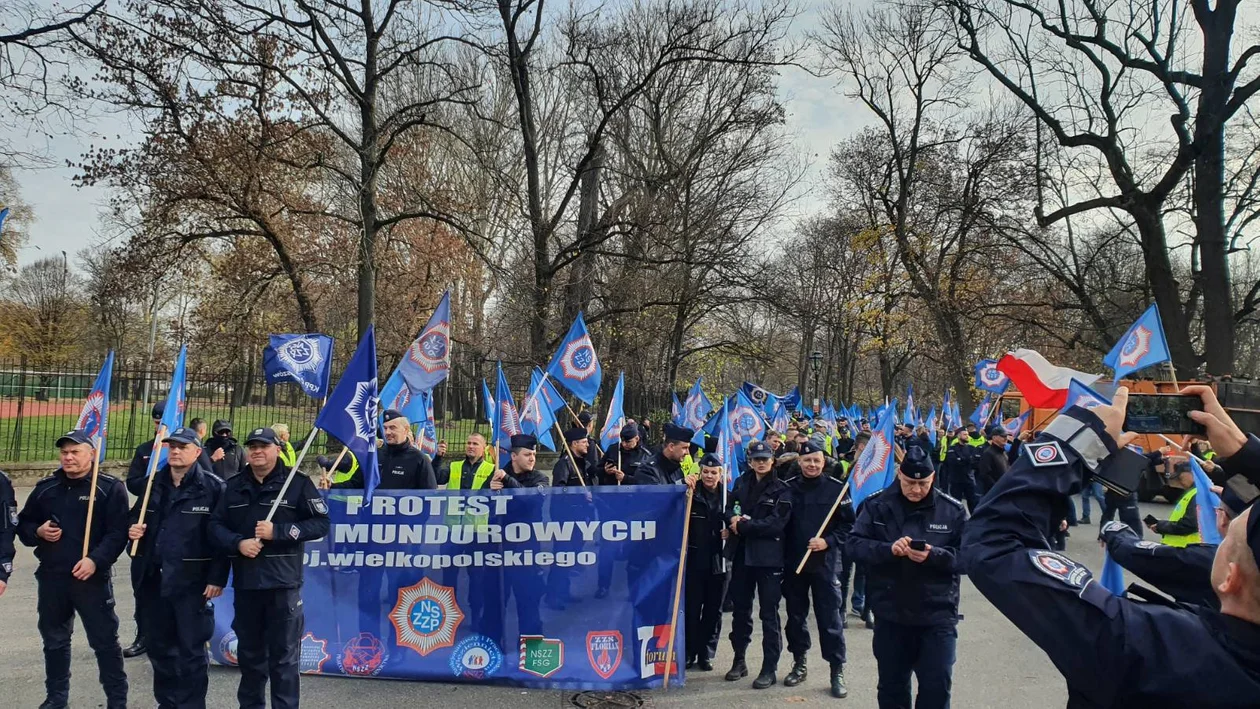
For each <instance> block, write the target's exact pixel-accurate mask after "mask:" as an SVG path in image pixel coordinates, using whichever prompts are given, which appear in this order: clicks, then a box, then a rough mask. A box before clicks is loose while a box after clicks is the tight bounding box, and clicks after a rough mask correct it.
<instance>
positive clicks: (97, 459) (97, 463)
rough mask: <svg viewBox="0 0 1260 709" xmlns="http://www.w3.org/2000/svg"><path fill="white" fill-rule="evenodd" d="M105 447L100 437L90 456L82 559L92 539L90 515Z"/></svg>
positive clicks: (103, 437) (94, 507) (94, 505)
mask: <svg viewBox="0 0 1260 709" xmlns="http://www.w3.org/2000/svg"><path fill="white" fill-rule="evenodd" d="M104 446H105V436H104V434H102V435H101V437H100V440H98V441H97V442H96V450H95V451H93V452H94V453H95V455H93V456H92V490H91V491H90V492H88V508H87V525H86V526H85V527H84V528H83V557H82V558H84V559H86V558H87V555H88V542H89V541H91V539H92V513H93V511H94V510H95V509H96V481H97V480H99V479H100V472H101V448H103V447H104Z"/></svg>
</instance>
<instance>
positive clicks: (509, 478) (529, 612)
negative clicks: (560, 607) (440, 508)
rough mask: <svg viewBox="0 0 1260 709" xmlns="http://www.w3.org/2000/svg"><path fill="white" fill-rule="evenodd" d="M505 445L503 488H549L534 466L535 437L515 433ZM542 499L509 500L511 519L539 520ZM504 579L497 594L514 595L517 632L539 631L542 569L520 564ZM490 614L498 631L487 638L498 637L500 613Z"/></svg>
mask: <svg viewBox="0 0 1260 709" xmlns="http://www.w3.org/2000/svg"><path fill="white" fill-rule="evenodd" d="M508 445H509V446H510V447H511V448H510V451H511V455H510V458H509V459H508V462H507V465H505V466H504V467H503V470H502V471H500V472H502V473H504V476H503V479H502V482H503V487H504V488H506V489H522V488H541V489H543V490H545V489H547V488H548V487H550V484H551V481H550V480H548V479H547V476H546V475H544V474H543V473H541V472H539V471H538V470H537V469H536V468H535V463H536V462H537V456H538V439H536V438H534V437H533V436H531V435H529V434H517V435H515V436H512V438H511V439H510V440H509V443H508ZM545 501H546V498H544V497H543V496H542V495H540V494H536V495H531V496H529V497H521V498H519V499H518V500H517V501H516V502H514V503H513V504H514V506H515V508H516V513H515V514H514V518H516V519H542V506H543V503H544V502H545ZM531 510H532V511H531ZM523 548H533V549H534V550H535V551H537V550H538V542H537V541H535V540H531V541H529V542H526V543H525V544H524V545H523ZM504 578H505V579H506V580H507V583H506V591H507V593H505V594H504V595H503V596H502V597H501V600H502V602H503V603H504V604H506V602H507V596H508V595H509V594H510V595H512V596H514V597H515V598H516V618H517V624H518V625H519V627H520V634H521V635H537V634H540V633H541V632H542V615H541V613H540V611H539V606H540V605H541V604H542V593H543V588H544V585H543V584H544V579H543V575H542V571H541V570H540V569H539V568H538V567H537V566H528V567H522V568H519V569H513V572H512V573H511V574H506V575H504ZM494 610H498V611H500V612H502V610H503V609H502V608H501V607H495V608H492V609H491V611H494ZM491 617H492V620H491V628H492V629H498V630H499V632H494V630H491V632H490V633H489V634H490V637H492V638H494V637H499V636H500V635H501V634H502V630H503V629H504V624H503V621H502V616H501V615H497V614H495V613H493V612H492V613H491Z"/></svg>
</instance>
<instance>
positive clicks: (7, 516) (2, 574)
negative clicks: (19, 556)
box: [0, 470, 18, 596]
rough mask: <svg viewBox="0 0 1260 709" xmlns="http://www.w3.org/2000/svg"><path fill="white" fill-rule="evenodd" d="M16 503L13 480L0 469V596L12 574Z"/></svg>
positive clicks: (16, 521)
mask: <svg viewBox="0 0 1260 709" xmlns="http://www.w3.org/2000/svg"><path fill="white" fill-rule="evenodd" d="M17 526H18V504H17V495H16V494H14V492H13V482H12V481H11V480H9V476H8V475H5V473H4V471H3V470H0V596H3V595H4V592H5V590H6V589H7V588H8V587H9V576H11V575H12V574H13V554H14V549H13V539H14V537H16V536H17Z"/></svg>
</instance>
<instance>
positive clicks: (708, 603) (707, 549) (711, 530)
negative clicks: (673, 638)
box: [684, 453, 729, 672]
mask: <svg viewBox="0 0 1260 709" xmlns="http://www.w3.org/2000/svg"><path fill="white" fill-rule="evenodd" d="M723 477H724V476H723V469H722V461H721V459H720V458H718V457H717V456H716V455H714V454H712V453H709V454H707V455H705V456H704V457H703V458H701V459H700V478H699V482H700V484H698V485H696V486H695V487H694V490H695V492H694V493H693V494H694V497H693V498H692V501H691V519H690V521H689V524H690V530H689V531H688V533H687V571H686V574H687V587H686V588H687V600H686V606H685V609H684V610H685V613H686V619H687V628H689V629H690V631H689V632H688V633H687V634H686V643H687V647H686V652H687V669H692V668H694V669H696V670H697V671H700V672H710V671H712V670H713V650H714V649H716V648H713V647H711V643H712V641H713V639H714V638H716V637H717V636H718V634H719V633H721V629H722V598H723V597H724V596H725V595H726V558H725V557H724V556H723V554H722V551H723V550H722V545H723V543H724V540H725V539H726V538H727V536H728V535H729V530H728V529H727V528H726V509H725V508H724V507H723V506H722V479H723Z"/></svg>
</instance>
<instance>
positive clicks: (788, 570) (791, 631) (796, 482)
mask: <svg viewBox="0 0 1260 709" xmlns="http://www.w3.org/2000/svg"><path fill="white" fill-rule="evenodd" d="M825 460H826V459H825V457H824V456H823V452H822V451H821V450H819V449H818V448H817V446H815V445H814V444H813V443H806V444H805V445H804V446H803V447H802V448H801V455H800V458H798V459H797V462H798V463H799V465H800V469H801V474H800V476H798V477H795V478H792V479H790V480H786V481H784V482H785V483H786V484H787V487H788V494H789V495H790V496H791V499H792V516H791V518H790V519H789V520H788V524H787V528H786V533H785V534H786V549H787V554H786V555H785V558H784V564H785V567H784V570H783V600H784V601H785V602H786V605H787V626H786V628H785V629H784V631H785V634H786V635H787V642H788V652H791V653H792V658H793V663H792V670H791V671H790V672H788V674H787V676H786V677H784V678H783V686H784V687H795V686H796V685H798V684H800V683H802V682H804V681H805V677H806V675H807V674H808V670H807V666H806V658H807V657H808V655H809V646H810V639H809V627H808V625H807V624H806V621H807V620H808V619H809V599H810V596H811V595H812V596H813V598H814V615H815V621H816V622H817V624H818V642H819V644H820V645H821V646H822V654H823V659H824V660H826V661H827V663H828V664H829V665H830V666H831V695H832V696H833V697H835V698H837V699H843V698H844V697H846V696H848V694H849V690H848V688H847V687H845V683H844V659H845V657H844V655H845V647H844V630H843V628H842V627H841V622H840V589H839V581H838V579H837V574H838V573H839V571H840V557H841V554H842V550H843V549H844V543H845V538H846V537H847V536H848V533H849V530H850V529H852V528H853V519H854V514H853V504H852V502H851V501H849V500H847V499H846V500H845V501H844V502H842V503H841V504H840V506H839V507H838V508H836V513H835V514H834V515H832V516H831V519H829V520H828V519H827V515H828V514H829V513H830V512H831V508H832V506H833V505H834V504H835V503H836V500H837V499H838V498H839V497H840V494H841V493H842V492H843V491H844V484H843V483H842V482H840V481H839V480H836V479H835V478H833V477H832V476H830V475H824V474H823V468H824V463H825ZM847 497H848V496H847V494H846V498H847ZM824 521H826V522H827V526H826V527H825V528H823V531H822V533H821V534H819V533H818V530H819V529H820V528H822V527H823V522H824ZM806 550H808V551H809V552H810V554H809V558H808V559H807V560H806V562H805V568H804V569H802V570H801V573H799V574H798V573H796V567H797V565H798V564H799V563H800V559H802V558H803V557H804V556H805V553H806Z"/></svg>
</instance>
